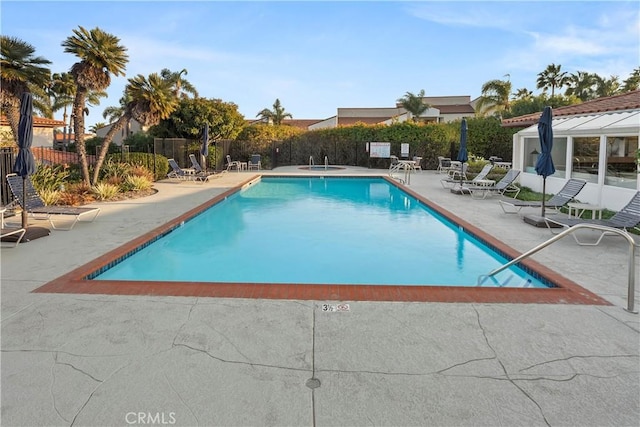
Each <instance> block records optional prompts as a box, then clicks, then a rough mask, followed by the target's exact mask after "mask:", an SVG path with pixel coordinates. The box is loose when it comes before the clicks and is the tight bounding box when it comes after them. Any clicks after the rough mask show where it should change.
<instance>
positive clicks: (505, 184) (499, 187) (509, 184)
mask: <svg viewBox="0 0 640 427" xmlns="http://www.w3.org/2000/svg"><path fill="white" fill-rule="evenodd" d="M518 175H520V171H519V170H517V169H509V171H508V172H507V174H506V175H505V176H504V177H502V179H501V180H500V181H498V182H497V183H495V184H494V185H464V184H463V185H462V187H461V190H462V191H464V192H469V193H471V197H473V198H476V199H479V198H482V199H484V198H486V197H488V196H492V195H500V196H504V195H505V194H507V193H511V194H513V196H512V197H513V198H514V199H515V198H516V197H517V196H518V193H520V187H518V186H517V185H515V184H514V181H515V180H516V178H518Z"/></svg>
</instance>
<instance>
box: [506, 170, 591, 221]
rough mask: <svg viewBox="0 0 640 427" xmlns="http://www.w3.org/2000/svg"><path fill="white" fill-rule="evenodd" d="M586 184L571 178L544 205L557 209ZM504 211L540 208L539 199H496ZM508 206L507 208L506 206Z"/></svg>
mask: <svg viewBox="0 0 640 427" xmlns="http://www.w3.org/2000/svg"><path fill="white" fill-rule="evenodd" d="M586 184H587V181H585V180H583V179H576V178H571V179H570V180H569V181H567V182H566V183H565V184H564V187H562V188H561V189H560V191H558V194H555V195H554V196H553V197H552V198H550V199H549V200H547V201H546V202H544V207H545V209H546V208H549V209H555V210H556V211H557V210H559V209H560V208H561V207H563V206H565V205H566V204H567V203H569V202H571V201H572V200H573V199H574V198H575V197H576V196H577V195H578V193H579V192H580V191H582V188H584V186H585V185H586ZM498 202H499V203H500V206H501V207H502V210H503V211H504V213H508V214H509V213H518V212H520V210H521V209H522V208H542V202H541V201H525V200H515V199H507V200H498ZM507 207H508V208H507Z"/></svg>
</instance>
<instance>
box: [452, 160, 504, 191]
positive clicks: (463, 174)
mask: <svg viewBox="0 0 640 427" xmlns="http://www.w3.org/2000/svg"><path fill="white" fill-rule="evenodd" d="M492 168H493V165H492V164H487V165H485V166H484V167H483V168H482V170H481V171H480V173H478V175H476V176H475V177H474V178H473V179H471V180H469V179H468V178H467V170H468V169H469V165H468V164H467V163H465V164H463V165H462V171H460V170H458V169H452V170H450V171H449V173H448V175H449V176H447V177H446V178H443V179H441V180H440V184H442V187H443V188H453V187H455V186H456V185H460V184H471V185H475V184H476V182H477V181H479V180H481V179H486V178H487V174H489V172H490V171H491V169H492Z"/></svg>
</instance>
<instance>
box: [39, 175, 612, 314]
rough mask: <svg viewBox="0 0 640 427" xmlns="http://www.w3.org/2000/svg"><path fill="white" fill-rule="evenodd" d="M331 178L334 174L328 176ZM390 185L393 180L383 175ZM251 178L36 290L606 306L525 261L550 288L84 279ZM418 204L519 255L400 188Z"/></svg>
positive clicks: (148, 294) (120, 293)
mask: <svg viewBox="0 0 640 427" xmlns="http://www.w3.org/2000/svg"><path fill="white" fill-rule="evenodd" d="M333 176H336V175H333ZM383 178H384V179H386V180H387V181H388V182H390V183H391V184H393V185H396V186H400V184H398V183H397V182H396V181H395V180H393V179H390V178H388V177H383ZM256 179H259V177H258V178H256V177H255V176H254V177H252V178H250V179H248V180H246V181H244V182H243V183H241V184H240V185H238V186H237V187H234V188H232V189H229V190H227V191H225V192H224V193H222V194H220V195H218V196H216V197H214V198H212V199H211V200H209V201H207V202H205V203H203V204H201V205H200V206H198V207H196V208H194V209H191V210H189V211H188V212H186V213H184V214H182V215H180V216H178V217H177V218H174V219H173V220H171V221H169V222H167V223H166V224H164V225H161V226H159V227H157V228H155V229H154V230H152V231H150V232H148V233H145V234H143V235H142V236H140V237H137V238H135V239H133V240H132V241H130V242H128V243H126V244H124V245H122V246H120V247H118V248H116V249H114V250H112V251H110V252H108V253H106V254H104V255H102V256H100V257H98V258H96V259H94V260H93V261H90V262H89V263H87V264H85V265H83V266H81V267H78V268H76V269H74V270H73V271H70V272H69V273H67V274H64V275H62V276H60V277H58V278H57V279H55V280H52V281H50V282H48V283H46V284H45V285H43V286H41V287H39V288H37V289H35V290H34V291H33V292H37V293H71V294H102V295H145V296H188V297H217V298H252V299H289V300H323V301H326V300H329V301H404V302H465V303H470V302H478V303H540V304H545V303H546V304H590V305H611V304H610V303H609V302H608V301H606V300H604V299H602V298H600V297H599V296H597V295H596V294H594V293H592V292H590V291H588V290H586V289H584V288H583V287H581V286H580V285H578V284H577V283H575V282H573V281H571V280H569V279H567V278H566V277H564V276H562V275H560V274H558V273H556V272H554V271H552V270H551V269H549V268H547V267H545V266H544V265H542V264H540V263H538V262H536V261H534V260H532V259H526V260H524V261H523V262H522V263H521V265H522V266H523V267H526V268H528V269H530V270H532V271H535V272H536V273H537V274H538V275H540V276H541V277H543V278H545V279H546V280H548V281H550V282H551V283H554V284H555V285H556V286H557V287H555V288H546V289H545V288H525V289H523V288H489V287H487V288H483V287H453V286H387V285H350V284H344V285H336V284H331V285H317V284H282V283H211V282H160V281H145V282H141V281H116V280H87V279H85V278H86V277H88V276H90V275H91V274H93V273H94V272H96V271H98V270H100V269H102V268H103V267H105V266H106V265H109V264H110V263H112V262H114V261H115V260H117V259H118V258H120V257H123V256H126V255H127V254H128V253H130V252H131V251H132V250H134V249H136V248H138V247H139V246H141V245H143V244H145V243H147V242H148V241H150V240H152V239H155V238H157V237H158V236H161V235H163V234H165V233H167V232H168V231H170V230H172V229H173V228H175V227H176V226H178V225H180V224H181V223H182V222H184V221H187V220H189V219H190V218H192V217H193V216H194V215H196V214H198V213H199V212H201V211H203V210H204V209H207V208H209V207H211V206H213V205H215V204H216V203H218V202H220V201H222V200H224V199H225V198H227V197H229V196H230V195H232V194H233V193H235V192H236V191H239V190H240V189H241V188H242V187H243V186H245V185H247V184H249V183H251V182H253V181H255V180H256ZM400 187H401V188H402V189H403V190H404V191H405V192H407V193H409V194H410V195H411V196H413V197H415V198H416V199H418V200H419V201H420V202H421V203H423V204H425V205H426V206H428V207H429V208H431V209H433V210H434V211H436V212H438V213H439V214H440V215H442V216H444V217H446V218H449V219H450V220H452V221H453V222H454V223H456V224H458V225H459V226H460V227H462V228H464V229H465V230H466V231H467V232H469V233H471V234H473V235H475V236H476V237H477V238H479V239H481V240H483V241H485V242H486V243H488V244H489V245H491V246H493V247H494V248H496V249H497V250H498V251H501V252H502V253H504V254H505V255H507V257H509V258H516V257H518V256H519V255H521V253H519V252H518V251H516V250H515V249H513V248H511V247H509V246H507V245H505V244H504V243H502V242H500V241H499V240H497V239H496V238H494V237H493V236H490V235H489V234H487V233H485V232H484V231H482V230H480V229H479V228H477V227H475V226H474V225H472V224H470V223H468V222H466V221H465V220H463V219H462V218H459V217H457V216H456V215H453V214H452V213H451V212H449V211H447V210H445V209H443V208H442V207H440V206H438V205H436V204H434V203H432V202H431V201H429V200H428V199H426V198H425V197H423V196H421V195H419V194H417V193H416V192H414V191H413V190H411V189H410V188H407V187H404V186H400Z"/></svg>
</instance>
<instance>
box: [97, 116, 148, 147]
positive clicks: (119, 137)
mask: <svg viewBox="0 0 640 427" xmlns="http://www.w3.org/2000/svg"><path fill="white" fill-rule="evenodd" d="M114 124H115V122H114V123H109V124H108V125H105V126H103V127H101V128H100V129H98V130H96V136H97V137H99V138H104V137H105V136H107V133H108V132H109V131H110V130H111V128H112V127H113V125H114ZM148 129H149V128H148V127H147V126H142V125H141V124H140V122H138V121H136V120H134V119H131V121H129V126H128V127H127V126H125V127H124V128H122V129H121V130H120V131H119V132H116V134H115V135H114V136H113V141H111V142H112V143H113V144H116V145H122V141H124V140H125V139H127V138H128V137H130V136H131V135H133V134H135V133H138V132H141V131H147V130H148Z"/></svg>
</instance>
